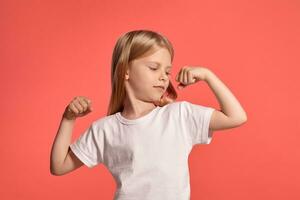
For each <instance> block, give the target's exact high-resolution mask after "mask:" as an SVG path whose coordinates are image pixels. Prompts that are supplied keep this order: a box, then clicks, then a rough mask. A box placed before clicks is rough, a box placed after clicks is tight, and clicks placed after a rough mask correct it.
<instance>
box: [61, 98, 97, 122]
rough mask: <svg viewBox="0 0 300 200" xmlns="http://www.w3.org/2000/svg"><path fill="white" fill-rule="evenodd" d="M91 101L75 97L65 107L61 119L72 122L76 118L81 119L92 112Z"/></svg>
mask: <svg viewBox="0 0 300 200" xmlns="http://www.w3.org/2000/svg"><path fill="white" fill-rule="evenodd" d="M92 110H93V109H92V107H91V100H90V99H88V98H87V97H84V96H77V97H75V98H74V99H73V100H72V101H71V103H70V104H69V105H68V106H67V107H66V109H65V112H64V114H63V117H64V118H66V119H68V120H74V119H76V118H77V117H83V116H85V115H87V114H88V113H90V112H92Z"/></svg>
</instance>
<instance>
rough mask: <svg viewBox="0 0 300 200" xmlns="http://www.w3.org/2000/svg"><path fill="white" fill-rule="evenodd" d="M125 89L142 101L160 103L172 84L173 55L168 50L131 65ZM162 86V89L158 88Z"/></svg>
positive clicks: (157, 52) (159, 51) (162, 50)
mask: <svg viewBox="0 0 300 200" xmlns="http://www.w3.org/2000/svg"><path fill="white" fill-rule="evenodd" d="M129 64H130V66H129V69H128V71H127V73H126V75H125V87H126V90H127V93H129V95H130V96H132V97H135V98H137V99H139V100H142V101H147V102H154V101H158V100H159V99H160V98H161V96H162V95H163V94H164V93H165V91H166V89H167V87H168V86H169V82H170V73H171V65H172V63H171V55H170V53H169V51H168V50H167V49H166V48H159V49H157V50H156V51H155V52H154V53H151V54H150V55H146V56H144V57H141V58H139V59H135V60H133V61H132V62H130V63H129ZM157 86H161V87H163V88H161V87H157Z"/></svg>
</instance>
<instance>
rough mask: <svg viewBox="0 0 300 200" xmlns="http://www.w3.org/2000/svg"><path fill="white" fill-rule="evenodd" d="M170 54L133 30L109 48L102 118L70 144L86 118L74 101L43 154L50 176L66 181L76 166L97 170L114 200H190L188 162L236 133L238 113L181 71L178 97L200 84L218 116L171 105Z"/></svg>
mask: <svg viewBox="0 0 300 200" xmlns="http://www.w3.org/2000/svg"><path fill="white" fill-rule="evenodd" d="M173 56H174V51H173V48H172V45H171V43H170V42H169V41H168V39H167V38H166V37H165V36H163V35H162V34H159V33H157V32H154V31H150V30H135V31H131V32H128V33H126V34H123V35H122V36H121V37H120V38H119V39H118V41H117V43H116V45H115V48H114V51H113V56H112V65H111V80H112V94H111V99H110V103H109V108H108V113H107V116H105V117H103V118H101V119H98V120H95V121H94V122H92V123H91V125H90V127H89V128H88V129H86V131H85V132H84V133H83V134H82V135H81V136H80V137H79V138H78V139H77V140H76V141H75V142H74V143H72V144H71V136H72V129H73V126H74V123H75V120H76V118H78V117H82V116H85V115H87V114H88V113H90V112H91V111H92V108H91V100H90V99H88V98H86V97H83V96H79V97H75V98H74V99H73V100H72V101H71V103H70V104H69V105H68V106H67V107H66V109H65V111H64V114H63V116H62V120H61V124H60V127H59V130H58V133H57V135H56V138H55V140H54V143H53V146H52V151H51V165H50V169H51V173H52V174H53V175H64V174H67V173H69V172H71V171H73V170H75V169H77V168H79V167H80V166H82V165H83V164H85V165H86V166H87V167H89V168H92V167H94V166H96V165H98V164H100V163H103V164H104V165H105V166H106V167H107V168H108V169H109V171H110V172H111V174H112V175H113V177H114V178H115V180H116V183H117V191H116V193H115V196H114V199H117V200H125V199H131V200H141V199H143V200H174V199H179V200H188V199H190V184H189V168H188V156H189V154H190V152H191V150H192V148H193V147H194V145H197V144H209V143H210V142H211V139H212V133H213V131H215V130H222V129H228V128H233V127H237V126H240V125H241V124H243V123H244V122H245V121H246V120H247V117H246V113H245V111H244V110H243V108H242V107H241V105H240V104H239V102H238V101H237V99H236V98H235V97H234V96H233V94H232V93H231V92H230V90H229V89H228V88H227V87H226V86H225V85H224V84H223V83H222V82H221V80H220V79H218V77H217V76H216V75H215V74H214V73H213V72H212V71H210V70H209V69H207V68H204V67H191V66H184V67H183V68H181V70H180V71H179V73H178V74H177V76H176V81H177V82H179V85H178V89H182V88H184V87H186V86H188V85H191V84H195V83H196V82H198V81H205V82H206V83H207V84H208V85H209V87H210V88H211V89H212V90H213V92H214V94H215V95H216V97H217V99H218V101H219V103H220V106H221V108H222V110H221V111H218V110H216V109H214V108H212V107H205V106H202V105H196V104H192V103H190V102H188V101H178V102H176V101H175V100H176V98H177V93H176V91H175V89H174V86H173V85H172V83H171V82H170V72H171V69H172V61H173Z"/></svg>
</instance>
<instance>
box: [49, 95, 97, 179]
mask: <svg viewBox="0 0 300 200" xmlns="http://www.w3.org/2000/svg"><path fill="white" fill-rule="evenodd" d="M91 111H92V108H91V100H89V99H88V98H86V97H83V96H78V97H75V98H74V99H73V100H72V101H71V103H70V104H69V105H68V106H67V107H66V109H65V111H64V114H63V117H62V119H61V122H60V125H59V129H58V131H57V134H56V136H55V139H54V142H53V145H52V149H51V155H50V172H51V174H53V175H57V176H60V175H64V174H66V173H69V172H71V171H73V170H75V169H77V168H79V167H80V166H82V165H83V164H84V163H82V162H81V161H80V160H79V159H78V158H77V157H76V155H75V154H74V153H73V152H72V150H71V149H70V144H71V139H72V132H73V128H74V124H75V120H76V118H77V117H83V116H85V115H87V114H88V113H90V112H91Z"/></svg>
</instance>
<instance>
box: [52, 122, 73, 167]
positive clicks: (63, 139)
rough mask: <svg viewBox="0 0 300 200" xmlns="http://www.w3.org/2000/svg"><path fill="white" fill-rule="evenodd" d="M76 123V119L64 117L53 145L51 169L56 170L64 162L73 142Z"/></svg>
mask: <svg viewBox="0 0 300 200" xmlns="http://www.w3.org/2000/svg"><path fill="white" fill-rule="evenodd" d="M74 124H75V119H74V120H69V119H66V118H64V117H62V119H61V122H60V125H59V129H58V132H57V134H56V136H55V139H54V142H53V145H52V150H51V158H50V159H51V160H50V169H51V171H56V170H57V169H58V168H59V167H60V166H62V164H63V163H64V160H65V158H66V156H67V154H68V150H69V146H70V144H71V139H72V132H73V127H74Z"/></svg>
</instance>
